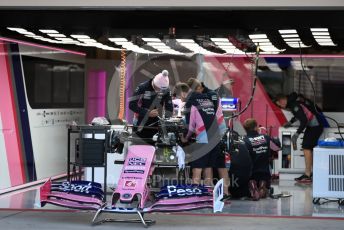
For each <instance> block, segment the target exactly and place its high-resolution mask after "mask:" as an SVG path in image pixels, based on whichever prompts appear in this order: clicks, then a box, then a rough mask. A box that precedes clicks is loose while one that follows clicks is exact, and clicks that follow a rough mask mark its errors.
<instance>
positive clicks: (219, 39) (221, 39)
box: [210, 38, 228, 42]
mask: <svg viewBox="0 0 344 230" xmlns="http://www.w3.org/2000/svg"><path fill="white" fill-rule="evenodd" d="M210 40H212V41H213V42H228V39H227V38H210Z"/></svg>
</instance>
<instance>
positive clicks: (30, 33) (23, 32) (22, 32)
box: [17, 31, 35, 35]
mask: <svg viewBox="0 0 344 230" xmlns="http://www.w3.org/2000/svg"><path fill="white" fill-rule="evenodd" d="M17 32H18V33H20V34H25V35H35V34H34V33H32V32H29V31H17Z"/></svg>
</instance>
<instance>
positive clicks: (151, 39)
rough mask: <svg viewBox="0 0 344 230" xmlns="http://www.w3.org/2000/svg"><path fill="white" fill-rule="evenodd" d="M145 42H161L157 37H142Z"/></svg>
mask: <svg viewBox="0 0 344 230" xmlns="http://www.w3.org/2000/svg"><path fill="white" fill-rule="evenodd" d="M142 40H143V41H145V42H161V40H160V39H159V38H142Z"/></svg>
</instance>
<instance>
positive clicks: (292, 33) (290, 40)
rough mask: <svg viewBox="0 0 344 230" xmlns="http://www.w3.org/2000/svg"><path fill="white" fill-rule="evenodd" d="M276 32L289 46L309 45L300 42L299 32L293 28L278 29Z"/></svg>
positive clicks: (302, 46) (304, 46)
mask: <svg viewBox="0 0 344 230" xmlns="http://www.w3.org/2000/svg"><path fill="white" fill-rule="evenodd" d="M278 32H279V33H280V34H281V36H282V38H283V40H284V42H285V43H287V45H288V46H290V47H291V48H300V47H301V48H308V47H310V46H307V45H305V44H303V43H302V41H301V38H300V37H299V34H298V33H297V31H296V30H294V29H293V30H278Z"/></svg>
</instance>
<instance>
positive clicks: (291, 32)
mask: <svg viewBox="0 0 344 230" xmlns="http://www.w3.org/2000/svg"><path fill="white" fill-rule="evenodd" d="M278 32H279V33H280V34H297V32H296V30H278Z"/></svg>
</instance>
